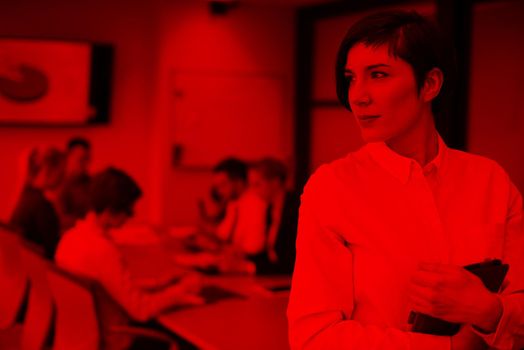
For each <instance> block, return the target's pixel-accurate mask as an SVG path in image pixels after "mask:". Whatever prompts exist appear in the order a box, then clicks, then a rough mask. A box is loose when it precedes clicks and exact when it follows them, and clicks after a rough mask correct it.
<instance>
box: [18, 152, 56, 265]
mask: <svg viewBox="0 0 524 350" xmlns="http://www.w3.org/2000/svg"><path fill="white" fill-rule="evenodd" d="M63 175H64V155H63V154H62V152H60V151H59V150H57V149H55V148H52V147H37V148H35V149H33V150H32V151H31V152H30V154H29V157H28V160H27V176H26V182H25V185H24V188H23V189H22V193H21V194H20V198H19V199H18V202H17V205H16V207H15V209H14V211H13V213H12V215H11V219H10V225H11V226H12V227H13V228H15V229H16V230H18V231H20V233H21V234H22V235H23V236H24V238H26V239H27V240H29V241H31V242H32V243H35V244H36V245H38V246H40V247H42V249H43V251H44V252H45V255H46V257H47V258H48V259H53V256H54V253H55V249H56V246H57V244H58V240H59V239H60V222H59V219H58V215H57V213H56V211H55V209H54V207H53V205H52V204H51V202H50V201H49V200H48V199H47V198H46V196H45V193H46V191H50V190H53V189H55V188H56V187H57V186H58V185H59V184H60V182H61V181H62V178H63Z"/></svg>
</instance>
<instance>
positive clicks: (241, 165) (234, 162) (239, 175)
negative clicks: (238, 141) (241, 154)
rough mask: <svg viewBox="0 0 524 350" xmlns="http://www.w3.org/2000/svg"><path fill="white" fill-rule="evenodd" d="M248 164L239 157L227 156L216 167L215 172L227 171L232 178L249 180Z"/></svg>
mask: <svg viewBox="0 0 524 350" xmlns="http://www.w3.org/2000/svg"><path fill="white" fill-rule="evenodd" d="M247 168H248V166H247V164H246V162H244V161H242V160H240V159H238V158H226V159H224V160H222V161H220V162H219V163H218V164H217V165H216V166H215V167H214V168H213V172H214V173H226V175H227V176H228V177H229V179H230V180H241V181H244V182H246V181H247Z"/></svg>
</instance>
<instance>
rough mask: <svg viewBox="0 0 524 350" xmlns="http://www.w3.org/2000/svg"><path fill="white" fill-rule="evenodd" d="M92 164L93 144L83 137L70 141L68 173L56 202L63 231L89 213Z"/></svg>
mask: <svg viewBox="0 0 524 350" xmlns="http://www.w3.org/2000/svg"><path fill="white" fill-rule="evenodd" d="M90 162H91V143H90V142H89V141H88V140H87V139H84V138H81V137H74V138H72V139H70V140H69V141H68V143H67V149H66V173H65V177H64V181H63V183H62V184H61V186H60V187H59V189H58V191H57V195H56V202H55V203H56V207H57V210H58V214H59V217H60V223H61V228H62V231H66V230H67V229H69V228H71V227H72V226H73V225H74V224H75V222H76V221H77V220H78V219H82V218H84V217H85V215H86V213H87V210H88V206H89V183H90V180H91V176H90V174H89V164H90Z"/></svg>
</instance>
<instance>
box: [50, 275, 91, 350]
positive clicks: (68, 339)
mask: <svg viewBox="0 0 524 350" xmlns="http://www.w3.org/2000/svg"><path fill="white" fill-rule="evenodd" d="M47 278H48V281H49V285H50V287H51V293H52V295H53V300H54V303H55V312H56V313H55V335H54V343H53V350H70V349H74V350H99V349H100V346H101V341H100V325H99V322H98V318H97V314H96V308H95V300H94V297H93V292H92V290H91V286H90V285H89V284H88V283H86V282H84V281H82V280H80V279H78V278H76V277H74V276H72V275H70V274H68V273H66V272H64V271H62V270H60V269H58V268H56V267H55V268H52V269H49V270H48V273H47Z"/></svg>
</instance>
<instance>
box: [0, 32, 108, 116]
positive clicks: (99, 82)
mask: <svg viewBox="0 0 524 350" xmlns="http://www.w3.org/2000/svg"><path fill="white" fill-rule="evenodd" d="M112 66H113V47H112V46H110V45H100V44H93V43H89V42H81V41H64V40H47V39H45V40H44V39H26V38H23V39H21V38H5V37H4V38H0V126H7V125H13V126H82V125H94V124H105V123H108V122H109V119H110V118H109V112H110V102H111V80H112V79H111V76H112Z"/></svg>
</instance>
